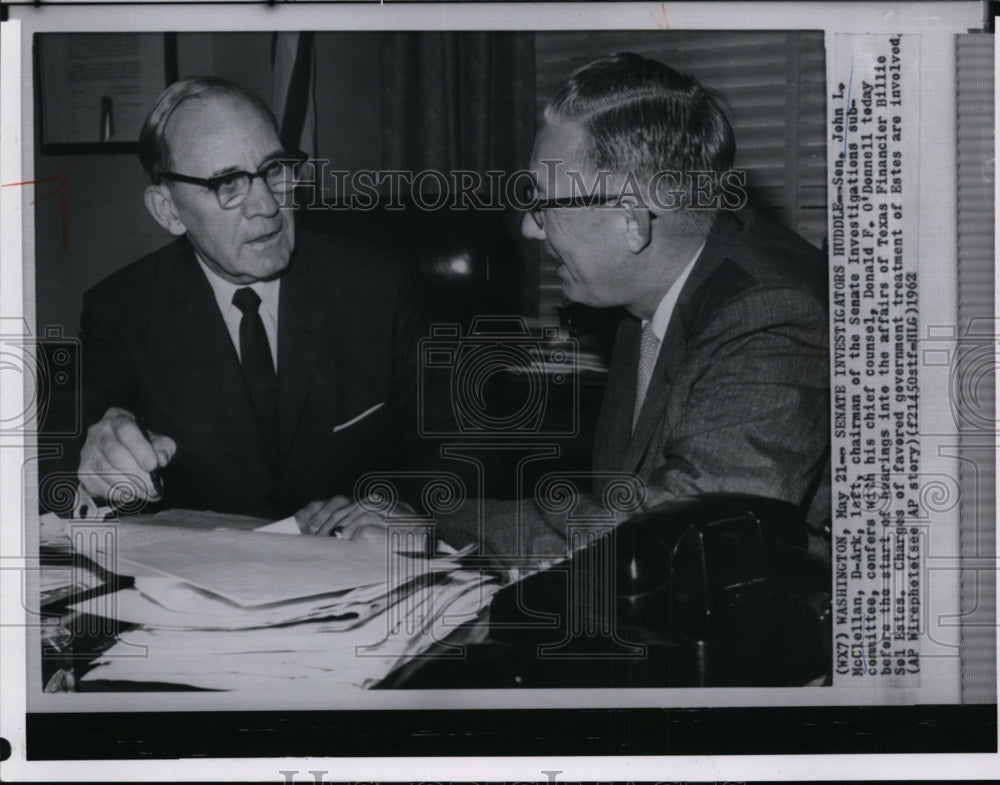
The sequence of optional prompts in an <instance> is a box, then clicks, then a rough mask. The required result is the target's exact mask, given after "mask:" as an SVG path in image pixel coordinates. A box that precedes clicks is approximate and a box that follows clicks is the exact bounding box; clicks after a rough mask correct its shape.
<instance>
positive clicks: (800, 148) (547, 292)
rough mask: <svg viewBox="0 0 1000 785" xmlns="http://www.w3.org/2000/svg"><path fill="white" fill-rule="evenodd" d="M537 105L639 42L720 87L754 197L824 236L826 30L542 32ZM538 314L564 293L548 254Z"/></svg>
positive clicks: (551, 311) (818, 239)
mask: <svg viewBox="0 0 1000 785" xmlns="http://www.w3.org/2000/svg"><path fill="white" fill-rule="evenodd" d="M535 46H536V48H535V51H536V56H535V79H536V88H537V89H536V96H537V102H538V111H539V115H540V113H541V110H542V109H543V108H544V106H545V102H546V101H547V100H548V99H549V98H550V97H551V96H552V95H553V94H554V93H555V91H556V89H557V88H558V85H559V84H560V82H562V81H563V80H564V79H565V78H566V77H567V76H568V75H569V74H570V73H572V72H573V71H574V70H575V69H576V68H578V67H579V66H581V65H583V64H585V63H587V62H588V61H590V60H593V59H594V58H596V57H600V56H602V55H605V54H610V53H612V52H636V53H637V54H641V55H643V56H645V57H651V58H653V59H655V60H659V61H661V62H663V63H665V64H667V65H669V66H671V67H672V68H675V69H677V70H679V71H684V72H687V73H689V74H691V75H692V76H694V77H695V78H697V79H698V80H699V81H701V82H702V83H703V84H704V85H706V86H707V87H713V88H715V89H716V90H718V91H719V92H720V93H721V94H722V95H723V96H724V97H725V99H726V101H727V102H728V103H729V106H730V107H731V109H732V118H731V119H732V122H733V127H734V130H735V133H736V146H737V152H736V168H739V169H745V170H746V171H747V184H748V186H749V190H750V196H751V200H752V202H753V203H754V204H756V205H757V206H758V207H761V208H763V209H766V210H768V211H770V212H773V213H774V214H775V215H776V216H777V218H778V219H779V220H781V221H782V222H783V223H784V224H786V225H787V226H790V227H792V228H793V229H795V231H797V232H798V233H799V234H801V235H802V236H803V237H805V238H806V239H807V240H808V241H809V242H811V243H813V244H815V245H816V246H819V247H822V245H823V243H824V240H825V236H826V147H825V139H826V131H825V123H826V89H825V88H826V65H825V53H824V47H823V34H822V32H784V31H776V32H770V31H764V32H718V31H710V32H702V31H662V32H648V33H638V32H632V31H599V32H590V31H583V32H554V33H537V34H536V38H535ZM539 288H540V292H539V316H540V317H541V319H542V321H543V322H546V321H548V322H551V321H552V320H554V319H555V318H557V317H556V310H555V309H556V306H557V305H559V304H560V303H561V302H562V292H561V289H560V285H559V279H558V278H557V277H556V274H555V266H554V264H553V263H552V260H551V259H547V258H545V257H543V258H542V260H541V270H540V275H539Z"/></svg>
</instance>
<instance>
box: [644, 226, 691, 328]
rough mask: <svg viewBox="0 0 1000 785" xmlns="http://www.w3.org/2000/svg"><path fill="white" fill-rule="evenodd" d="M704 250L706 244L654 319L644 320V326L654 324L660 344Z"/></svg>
mask: <svg viewBox="0 0 1000 785" xmlns="http://www.w3.org/2000/svg"><path fill="white" fill-rule="evenodd" d="M703 250H705V243H702V244H701V248H699V249H698V250H697V251H696V252H695V254H694V256H693V257H692V258H691V261H690V262H688V264H687V267H685V268H684V269H683V270H682V271H681V274H680V275H678V276H677V280H676V281H674V282H673V284H671V286H670V288H669V289H667V293H666V294H665V295H663V299H662V300H660V304H659V305H658V306H656V312H655V313H654V314H653V318H652V319H650V320H646V319H644V320H643V322H642V323H643V325H644V326H645V325H646V324H647V322H649V321H651V322H652V323H653V334H654V335H655V336H656V338H657V340H659V341H660V343H663V336H664V335H666V334H667V327H669V326H670V317H671V316H673V313H674V307H675V306H676V305H677V298H678V297H680V294H681V289H683V288H684V284H685V283H686V282H687V279H688V276H689V275H691V271H692V270H693V269H694V265H695V262H697V261H698V257H699V256H701V252H702V251H703Z"/></svg>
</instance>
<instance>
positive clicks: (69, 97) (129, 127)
mask: <svg viewBox="0 0 1000 785" xmlns="http://www.w3.org/2000/svg"><path fill="white" fill-rule="evenodd" d="M35 57H36V58H37V60H38V73H39V74H40V77H41V78H40V79H39V84H38V127H39V140H40V144H41V151H42V152H43V153H87V152H93V153H124V152H134V151H135V149H136V145H137V143H138V140H139V129H140V128H141V127H142V121H143V119H144V118H145V116H146V113H147V112H148V111H149V107H150V106H152V104H153V102H154V101H155V100H156V97H157V96H158V95H159V94H160V92H161V91H162V90H163V88H164V87H166V86H167V85H168V84H170V83H171V82H173V81H175V80H176V79H177V38H176V35H175V34H173V33H131V34H121V33H116V34H106V33H57V34H47V35H44V36H36V37H35Z"/></svg>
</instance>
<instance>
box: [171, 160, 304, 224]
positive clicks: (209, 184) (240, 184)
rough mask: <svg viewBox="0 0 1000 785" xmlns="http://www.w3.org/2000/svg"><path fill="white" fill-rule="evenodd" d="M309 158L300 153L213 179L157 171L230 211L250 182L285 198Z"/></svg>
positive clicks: (292, 188) (240, 200)
mask: <svg viewBox="0 0 1000 785" xmlns="http://www.w3.org/2000/svg"><path fill="white" fill-rule="evenodd" d="M308 159H309V156H308V155H306V154H305V153H303V152H302V151H301V150H296V151H295V152H291V153H286V154H285V155H284V156H282V157H281V158H276V159H274V160H273V161H269V162H268V163H267V164H265V165H264V167H263V168H261V169H258V170H257V171H256V172H244V171H236V172H226V173H225V174H220V175H216V176H214V177H193V176H191V175H188V174H179V173H178V172H161V173H160V177H161V178H163V179H164V180H170V181H172V182H176V183H187V184H188V185H200V186H201V187H202V188H207V189H208V190H210V191H211V192H212V193H214V194H215V198H216V199H217V200H218V202H219V207H221V208H222V209H223V210H232V209H235V208H237V207H239V206H240V205H241V204H243V203H244V202H245V201H246V200H247V196H248V195H249V194H250V188H251V187H252V186H253V181H254V180H256V179H257V178H260V179H261V180H263V181H264V183H265V185H267V187H268V189H269V190H270V191H271V193H272V194H274V195H275V196H277V197H285V196H287V195H288V194H289V193H291V192H292V190H294V188H295V186H296V185H297V184H298V175H299V167H300V166H301V165H302V164H303V163H305V162H306V161H307V160H308Z"/></svg>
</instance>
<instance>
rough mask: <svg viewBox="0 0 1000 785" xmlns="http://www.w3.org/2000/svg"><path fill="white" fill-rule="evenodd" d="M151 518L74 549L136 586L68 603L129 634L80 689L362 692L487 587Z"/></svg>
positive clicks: (451, 567)
mask: <svg viewBox="0 0 1000 785" xmlns="http://www.w3.org/2000/svg"><path fill="white" fill-rule="evenodd" d="M175 517H176V516H175ZM154 521H155V522H154ZM163 521H164V519H162V518H159V519H158V517H152V518H150V519H149V520H148V521H147V522H144V523H131V522H127V521H122V522H118V523H116V524H108V525H109V526H111V527H113V531H114V536H113V537H102V538H83V539H82V540H81V542H80V543H79V544H78V548H80V547H82V548H83V549H84V550H83V553H84V555H85V556H87V557H88V558H90V559H92V560H93V561H94V562H96V563H97V564H99V565H100V566H101V567H103V568H104V569H107V570H109V571H111V572H114V573H117V574H119V575H128V576H134V578H135V582H134V586H133V588H128V589H122V590H120V591H117V592H115V593H114V594H110V595H104V596H100V597H95V598H92V599H89V600H86V601H83V602H79V603H76V604H74V605H72V606H71V607H72V608H73V609H74V610H77V611H80V612H83V613H88V614H93V615H98V616H104V617H109V618H114V619H117V620H120V621H123V622H128V623H132V624H136V625H138V627H137V628H135V629H131V630H128V631H126V632H123V633H121V635H120V636H119V640H118V641H117V642H116V643H115V644H114V645H113V646H112V647H111V648H109V649H107V650H106V651H105V652H104V653H103V654H102V655H101V657H100V658H99V659H98V660H97V661H96V664H95V667H94V668H93V669H91V670H90V671H88V672H87V673H86V674H85V675H84V676H83V678H82V681H84V682H86V681H93V680H111V681H138V682H147V683H148V682H155V683H174V684H184V685H188V686H192V687H198V688H203V689H222V690H260V689H275V688H277V689H280V688H281V687H282V686H293V685H294V686H297V685H301V684H307V685H308V686H309V688H310V689H311V688H312V687H313V686H314V685H315V686H320V685H324V686H330V687H333V686H335V685H353V686H356V687H366V686H371V685H372V684H374V683H377V682H378V681H380V680H382V679H383V678H385V677H386V676H387V675H388V674H389V673H390V672H391V671H392V670H393V669H395V668H396V667H398V666H399V665H401V664H403V663H405V662H407V661H408V660H409V659H411V658H413V657H415V656H417V655H419V654H421V653H423V652H425V651H426V650H427V649H428V648H429V647H431V646H433V645H434V644H435V642H440V641H443V640H444V639H445V638H446V637H447V636H448V635H449V634H451V633H452V632H454V630H455V629H456V628H458V627H459V626H461V625H462V624H464V623H465V622H467V621H470V620H472V619H474V618H476V617H477V616H478V615H479V613H480V612H481V611H482V610H483V608H484V607H485V606H486V604H487V603H488V602H489V600H490V598H491V597H492V595H493V593H495V591H496V590H497V589H498V588H499V587H498V586H497V584H495V583H494V582H492V581H491V580H489V579H487V578H485V577H484V576H482V575H481V574H480V573H478V572H473V571H468V570H462V569H460V568H459V566H458V564H457V561H456V559H455V558H454V557H448V558H434V559H430V558H426V557H420V558H417V557H414V556H412V555H405V554H400V553H396V552H392V551H389V550H388V548H387V546H386V543H384V542H378V543H372V542H359V541H351V540H341V539H336V538H330V537H312V536H288V535H286V534H273V533H262V532H258V531H248V530H245V527H243V530H240V529H235V528H234V529H227V530H206V529H205V528H203V527H202V528H188V527H185V526H183V525H163ZM170 522H171V523H173V521H172V520H171V521H170ZM215 522H216V523H219V522H220V521H218V520H216V521H215Z"/></svg>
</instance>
